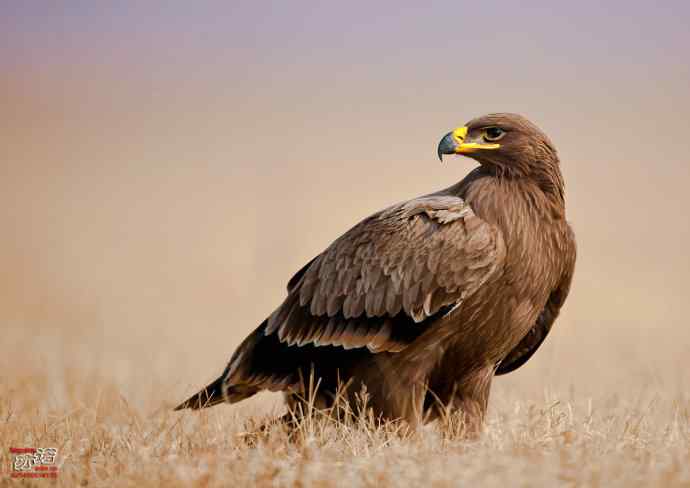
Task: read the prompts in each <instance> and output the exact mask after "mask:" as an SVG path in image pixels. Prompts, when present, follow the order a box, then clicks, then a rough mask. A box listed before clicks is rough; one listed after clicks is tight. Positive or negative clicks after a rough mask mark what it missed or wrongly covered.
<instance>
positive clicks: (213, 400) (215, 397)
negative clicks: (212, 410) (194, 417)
mask: <svg viewBox="0 0 690 488" xmlns="http://www.w3.org/2000/svg"><path fill="white" fill-rule="evenodd" d="M224 401H225V399H224V398H223V377H222V376H221V377H220V378H218V379H217V380H216V381H214V382H213V383H211V384H210V385H208V386H207V387H206V388H204V389H202V390H201V391H200V392H198V393H196V394H194V395H192V396H191V397H189V398H188V399H187V400H185V401H184V402H182V403H180V404H179V405H178V406H176V407H175V410H183V409H185V408H191V409H192V410H199V409H200V408H207V407H212V406H214V405H218V404H219V403H223V402H224Z"/></svg>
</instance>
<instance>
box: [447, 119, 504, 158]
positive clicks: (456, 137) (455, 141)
mask: <svg viewBox="0 0 690 488" xmlns="http://www.w3.org/2000/svg"><path fill="white" fill-rule="evenodd" d="M466 137H467V127H458V128H457V129H455V130H454V131H453V132H449V133H448V134H446V135H445V136H443V139H441V142H439V143H438V149H437V154H438V159H440V160H441V161H443V155H444V154H468V153H473V152H476V151H480V150H482V149H498V148H499V147H501V145H500V144H487V143H481V142H465V138H466Z"/></svg>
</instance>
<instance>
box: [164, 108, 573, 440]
mask: <svg viewBox="0 0 690 488" xmlns="http://www.w3.org/2000/svg"><path fill="white" fill-rule="evenodd" d="M446 154H460V155H463V156H468V157H470V158H472V159H474V160H475V161H477V162H478V163H479V166H478V167H477V168H475V169H474V170H473V171H471V172H470V173H469V174H468V175H467V176H466V177H465V178H464V179H463V180H461V181H460V182H458V183H456V184H454V185H452V186H450V187H449V188H446V189H444V190H441V191H437V192H435V193H430V194H428V195H425V196H421V197H418V198H415V199H412V200H409V201H406V202H402V203H398V204H396V205H393V206H391V207H388V208H386V209H385V210H382V211H380V212H377V213H375V214H373V215H371V216H370V217H367V218H366V219H364V220H363V221H361V222H360V223H358V224H357V225H355V226H354V227H352V228H351V229H350V230H348V231H347V232H346V233H344V234H343V235H342V236H340V237H339V238H338V239H336V240H335V241H334V242H333V243H332V244H331V245H330V246H328V247H327V248H326V249H325V250H324V251H323V252H322V253H321V254H319V255H318V256H316V257H315V258H314V259H312V260H311V261H310V262H309V263H307V264H306V265H305V266H304V267H303V268H302V269H300V270H299V271H298V272H297V273H296V274H295V275H294V276H293V277H292V279H290V281H289V282H288V284H287V297H286V298H285V300H284V301H283V303H282V304H280V305H279V306H278V308H277V309H275V311H274V312H273V313H272V314H270V316H268V318H267V319H266V320H264V321H263V322H262V323H261V325H259V327H257V328H256V330H254V332H252V333H251V334H250V335H249V336H248V337H247V338H246V339H245V340H244V342H242V343H241V344H240V346H239V347H238V349H237V350H236V351H235V353H234V354H233V356H232V358H231V359H230V362H229V364H228V365H227V367H226V368H225V371H224V372H223V374H222V375H221V376H220V377H219V378H218V379H217V380H216V381H214V382H213V383H211V384H210V385H208V386H207V387H206V388H204V389H203V390H201V391H200V392H199V393H197V394H196V395H194V396H192V397H191V398H189V399H188V400H187V401H185V402H183V403H182V404H181V405H179V406H178V407H177V408H176V409H178V410H179V409H183V408H192V409H198V408H203V407H208V406H212V405H216V404H218V403H222V402H228V403H235V402H237V401H240V400H243V399H245V398H247V397H250V396H252V395H254V394H255V393H257V392H259V391H261V390H270V391H284V392H285V395H286V400H287V402H288V405H290V406H292V407H296V406H297V405H298V404H299V402H303V401H305V385H304V383H305V381H304V379H305V378H309V377H310V375H312V376H311V377H312V378H315V379H316V380H317V381H318V388H317V391H316V392H315V393H314V396H313V397H312V399H311V400H312V401H314V402H315V404H316V405H317V406H318V407H323V408H328V407H330V406H332V405H333V401H334V399H335V398H336V396H338V395H339V398H343V396H344V398H345V400H346V401H348V402H352V403H354V402H355V401H356V398H357V396H358V395H357V394H358V393H359V392H361V391H362V389H363V388H365V389H366V393H367V397H368V401H369V403H368V405H369V407H371V408H372V409H373V410H374V412H375V413H376V414H377V415H379V416H380V417H382V418H386V419H403V420H406V421H407V422H409V423H410V424H412V425H417V424H419V423H420V422H424V421H428V420H433V419H435V418H438V417H439V416H440V415H442V413H443V412H449V411H451V412H453V411H459V412H461V415H463V418H464V419H466V422H467V425H468V428H469V429H473V430H479V429H481V425H482V421H483V418H484V415H485V412H486V408H487V401H488V396H489V389H490V386H491V381H492V379H493V377H494V376H495V375H502V374H506V373H509V372H511V371H514V370H515V369H517V368H519V367H520V366H522V365H523V364H524V363H525V362H526V361H527V360H528V359H529V358H530V357H531V356H532V355H533V354H534V353H535V351H536V350H537V349H538V348H539V346H540V345H541V344H542V342H543V341H544V339H545V338H546V336H547V334H548V333H549V331H550V330H551V327H552V326H553V324H554V321H555V320H556V317H557V316H558V314H559V311H560V309H561V306H562V305H563V303H564V301H565V299H566V297H567V295H568V291H569V288H570V283H571V279H572V276H573V270H574V267H575V254H576V253H575V237H574V234H573V231H572V229H571V227H570V225H569V224H568V222H567V221H566V216H565V201H564V182H563V176H562V175H561V170H560V168H559V158H558V155H557V152H556V149H555V147H554V145H553V144H552V143H551V141H550V140H549V139H548V137H547V136H546V135H545V134H544V133H543V132H542V131H541V130H540V129H539V128H538V127H537V126H536V125H534V124H533V123H531V122H530V121H528V120H527V119H525V118H524V117H522V116H520V115H516V114H507V113H498V114H490V115H486V116H483V117H479V118H476V119H474V120H471V121H470V122H468V123H467V124H466V125H465V126H463V127H460V128H457V129H455V130H453V131H452V132H449V133H448V134H446V135H445V136H444V137H443V138H442V139H441V142H440V143H439V145H438V156H439V158H442V156H443V155H446ZM342 384H346V385H347V388H346V389H345V394H344V395H343V394H342V389H341V390H339V385H342Z"/></svg>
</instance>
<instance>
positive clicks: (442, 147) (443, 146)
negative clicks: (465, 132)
mask: <svg viewBox="0 0 690 488" xmlns="http://www.w3.org/2000/svg"><path fill="white" fill-rule="evenodd" d="M455 148H456V143H455V140H454V139H453V133H452V132H449V133H448V134H446V135H445V136H443V138H442V139H441V141H440V142H439V143H438V148H437V149H436V154H438V159H440V160H441V161H443V155H444V154H455Z"/></svg>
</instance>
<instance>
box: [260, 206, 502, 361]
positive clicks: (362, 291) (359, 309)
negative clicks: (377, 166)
mask: <svg viewBox="0 0 690 488" xmlns="http://www.w3.org/2000/svg"><path fill="white" fill-rule="evenodd" d="M504 256H505V247H504V245H503V239H502V237H501V235H500V232H499V231H498V229H497V228H496V227H494V226H492V225H489V224H487V223H486V222H484V221H483V220H481V219H480V218H479V217H477V216H476V215H475V214H474V212H473V211H472V209H471V207H470V206H469V205H468V204H467V203H466V202H465V201H464V200H462V199H461V198H458V197H456V196H452V195H443V194H436V195H430V196H425V197H420V198H416V199H414V200H410V201H407V202H404V203H402V204H398V205H394V206H392V207H390V208H388V209H386V210H383V211H382V212H379V213H376V214H374V215H372V216H370V217H368V218H367V219H365V220H363V221H362V222H360V223H359V224H357V225H356V226H355V227H353V228H352V229H350V230H349V231H348V232H346V233H345V234H344V235H342V236H341V237H340V238H338V239H337V240H336V241H335V242H333V244H331V245H330V246H329V247H328V248H327V249H326V250H325V251H324V252H323V253H322V254H320V255H319V256H317V257H316V258H314V259H313V260H312V261H311V262H310V263H308V264H307V265H306V266H305V267H304V268H302V269H301V270H300V271H299V272H298V273H297V274H296V275H295V276H294V277H293V278H292V279H291V280H290V282H289V284H288V297H287V298H286V300H285V301H284V302H283V304H282V305H281V306H280V307H278V309H277V310H276V311H275V312H274V313H273V314H272V315H271V316H270V317H269V319H268V321H267V324H266V327H265V329H264V334H265V335H267V336H268V335H273V334H275V335H277V337H278V339H279V340H280V341H281V342H282V343H285V344H286V345H287V346H302V345H305V344H312V345H315V346H326V345H331V346H342V347H344V348H346V349H349V348H356V347H367V348H368V349H369V350H370V351H372V352H381V351H391V352H396V351H400V350H401V349H403V348H404V347H405V346H406V345H407V344H409V342H410V341H411V340H413V339H414V338H415V337H416V336H417V335H418V334H419V333H420V332H421V331H422V330H423V329H424V326H425V324H428V323H429V321H430V319H434V318H435V317H436V316H437V315H439V314H440V313H441V314H442V313H446V312H447V311H449V310H450V309H452V308H453V307H456V306H458V305H459V304H461V303H462V301H463V300H464V299H465V298H466V297H467V296H469V295H471V294H472V293H474V291H475V290H477V289H478V288H479V287H480V286H481V285H482V284H483V283H484V282H485V281H486V280H487V279H488V278H489V277H490V276H491V275H492V274H493V273H495V272H496V271H497V270H498V269H499V268H500V267H501V265H502V263H503V258H504Z"/></svg>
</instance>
